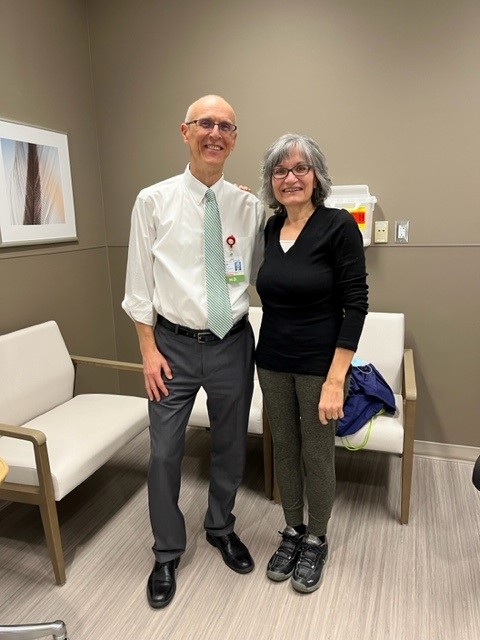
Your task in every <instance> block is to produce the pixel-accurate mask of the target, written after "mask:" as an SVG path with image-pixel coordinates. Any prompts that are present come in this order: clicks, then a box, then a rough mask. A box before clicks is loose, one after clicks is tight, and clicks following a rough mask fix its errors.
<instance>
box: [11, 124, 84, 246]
mask: <svg viewBox="0 0 480 640" xmlns="http://www.w3.org/2000/svg"><path fill="white" fill-rule="evenodd" d="M0 237H1V242H0V245H1V246H8V245H14V244H38V243H48V242H64V241H67V240H75V239H76V228H75V214H74V208H73V194H72V185H71V177H70V163H69V158H68V147H67V137H66V135H65V134H61V133H57V132H54V131H47V130H45V129H38V128H35V127H29V126H26V125H19V124H15V123H11V122H4V121H0Z"/></svg>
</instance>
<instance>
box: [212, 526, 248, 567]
mask: <svg viewBox="0 0 480 640" xmlns="http://www.w3.org/2000/svg"><path fill="white" fill-rule="evenodd" d="M207 540H208V542H209V543H210V544H211V545H213V546H214V547H217V548H218V549H220V553H221V554H222V556H223V560H224V562H225V564H226V565H227V567H230V569H233V571H236V572H237V573H250V571H252V569H253V567H254V566H255V563H254V562H253V558H252V556H251V555H250V553H249V551H248V549H247V547H246V546H245V545H244V544H243V542H242V541H241V540H240V538H239V537H238V536H237V534H236V533H233V532H232V533H227V535H225V536H212V535H211V534H210V533H207Z"/></svg>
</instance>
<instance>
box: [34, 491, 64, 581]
mask: <svg viewBox="0 0 480 640" xmlns="http://www.w3.org/2000/svg"><path fill="white" fill-rule="evenodd" d="M39 507H40V514H41V516H42V522H43V530H44V532H45V539H46V541H47V547H48V552H49V554H50V560H51V562H52V566H53V572H54V574H55V580H56V583H57V584H59V585H61V584H65V582H66V580H67V578H66V575H65V559H64V557H63V549H62V539H61V537H60V527H59V524H58V514H57V505H56V502H55V500H53V501H52V500H46V501H45V502H44V503H43V504H40V505H39Z"/></svg>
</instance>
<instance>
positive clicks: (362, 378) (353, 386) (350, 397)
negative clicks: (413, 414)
mask: <svg viewBox="0 0 480 640" xmlns="http://www.w3.org/2000/svg"><path fill="white" fill-rule="evenodd" d="M395 410H396V406H395V398H394V396H393V391H392V390H391V388H390V387H389V385H388V384H387V382H386V381H385V379H384V378H383V376H382V374H381V373H380V372H379V371H378V370H377V369H376V368H375V367H374V366H373V364H371V363H368V364H363V365H360V366H355V365H352V367H351V371H350V386H349V389H348V394H347V399H346V400H345V404H344V405H343V413H344V416H343V418H341V419H340V420H339V421H338V426H337V436H341V437H343V436H348V435H351V434H352V433H355V432H356V431H358V430H359V429H361V427H363V426H364V425H365V424H366V423H367V422H368V421H369V420H370V418H372V417H373V416H375V415H376V414H377V413H379V412H380V411H382V412H385V413H389V414H391V415H393V414H394V413H395Z"/></svg>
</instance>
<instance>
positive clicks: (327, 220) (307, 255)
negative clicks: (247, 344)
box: [256, 205, 368, 376]
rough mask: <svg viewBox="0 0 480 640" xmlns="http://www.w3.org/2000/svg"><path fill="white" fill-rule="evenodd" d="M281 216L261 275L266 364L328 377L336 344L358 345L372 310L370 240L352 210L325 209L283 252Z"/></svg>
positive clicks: (269, 231) (271, 228)
mask: <svg viewBox="0 0 480 640" xmlns="http://www.w3.org/2000/svg"><path fill="white" fill-rule="evenodd" d="M284 220H285V217H284V216H281V215H278V214H276V215H274V216H272V217H271V218H269V220H268V222H267V225H266V228H265V259H264V262H263V264H262V266H261V268H260V271H259V274H258V278H257V291H258V294H259V296H260V299H261V301H262V306H263V320H262V326H261V330H260V337H259V341H258V345H257V351H256V362H257V365H258V366H259V367H262V368H264V369H270V370H273V371H283V372H290V373H302V374H311V375H320V376H326V375H327V373H328V370H329V368H330V364H331V361H332V358H333V355H334V352H335V349H336V348H337V347H343V348H345V349H349V350H351V351H355V350H356V349H357V345H358V341H359V339H360V335H361V332H362V328H363V323H364V320H365V315H366V313H367V310H368V286H367V281H366V279H367V273H366V270H365V254H364V248H363V240H362V235H361V233H360V230H359V229H358V226H357V223H356V222H355V220H354V218H353V217H352V215H351V214H350V213H348V211H345V210H344V209H330V208H327V207H325V206H323V205H320V206H318V207H317V208H316V209H315V211H314V212H313V214H312V215H311V216H310V218H309V219H308V220H307V222H306V224H305V226H304V228H303V229H302V231H301V233H300V235H299V236H298V238H297V239H296V241H295V243H294V244H293V246H292V247H291V248H290V249H289V250H288V251H287V252H284V251H283V249H282V247H281V245H280V230H281V228H282V226H283V223H284Z"/></svg>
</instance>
